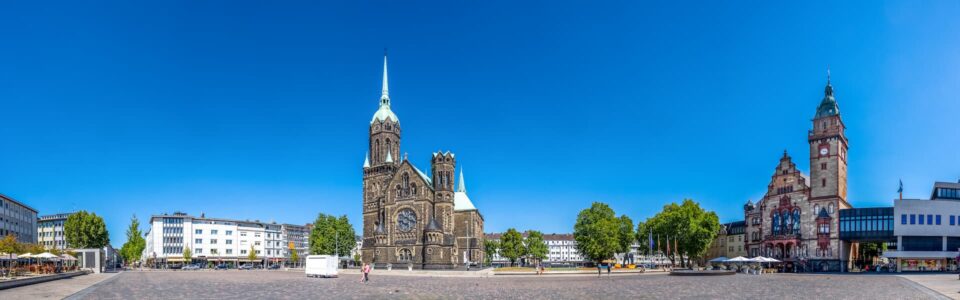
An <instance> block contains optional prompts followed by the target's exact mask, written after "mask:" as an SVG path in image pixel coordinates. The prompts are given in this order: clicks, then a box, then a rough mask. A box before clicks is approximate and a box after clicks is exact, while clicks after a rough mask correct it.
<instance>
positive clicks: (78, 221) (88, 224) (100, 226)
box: [63, 210, 110, 249]
mask: <svg viewBox="0 0 960 300" xmlns="http://www.w3.org/2000/svg"><path fill="white" fill-rule="evenodd" d="M63 235H64V237H65V238H66V240H67V244H68V245H69V247H70V248H74V249H86V248H103V247H104V246H106V245H107V244H109V243H110V235H109V234H108V233H107V225H106V224H104V222H103V218H101V217H99V216H97V214H94V213H88V212H86V211H83V210H81V211H78V212H76V213H73V214H70V216H69V217H67V221H66V222H64V224H63Z"/></svg>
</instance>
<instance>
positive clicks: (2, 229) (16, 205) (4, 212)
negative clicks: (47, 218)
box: [0, 194, 37, 244]
mask: <svg viewBox="0 0 960 300" xmlns="http://www.w3.org/2000/svg"><path fill="white" fill-rule="evenodd" d="M8 235H13V236H15V237H16V238H17V241H19V242H21V243H28V244H36V243H37V210H36V209H33V208H32V207H30V206H27V205H26V204H23V203H22V202H20V201H17V200H14V199H13V198H10V197H7V196H5V195H3V194H0V238H2V237H5V236H8Z"/></svg>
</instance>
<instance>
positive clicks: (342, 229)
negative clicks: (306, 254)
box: [310, 213, 357, 256]
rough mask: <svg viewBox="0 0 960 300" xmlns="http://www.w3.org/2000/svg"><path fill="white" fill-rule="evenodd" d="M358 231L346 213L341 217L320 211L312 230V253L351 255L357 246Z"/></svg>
mask: <svg viewBox="0 0 960 300" xmlns="http://www.w3.org/2000/svg"><path fill="white" fill-rule="evenodd" d="M356 243H357V242H356V233H354V231H353V225H350V221H349V220H348V219H347V216H346V215H342V216H340V217H339V218H337V217H334V216H332V215H327V214H323V213H320V214H319V215H317V220H316V221H314V222H313V230H311V231H310V253H311V254H326V255H337V256H341V255H349V254H350V250H353V248H354V247H356Z"/></svg>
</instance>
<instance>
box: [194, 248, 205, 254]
mask: <svg viewBox="0 0 960 300" xmlns="http://www.w3.org/2000/svg"><path fill="white" fill-rule="evenodd" d="M194 252H197V254H203V248H197V251H194Z"/></svg>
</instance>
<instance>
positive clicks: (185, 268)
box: [183, 264, 200, 270]
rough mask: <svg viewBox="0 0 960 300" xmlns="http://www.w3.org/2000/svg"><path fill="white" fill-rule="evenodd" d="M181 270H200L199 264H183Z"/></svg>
mask: <svg viewBox="0 0 960 300" xmlns="http://www.w3.org/2000/svg"><path fill="white" fill-rule="evenodd" d="M183 270H200V265H198V264H189V265H186V266H183Z"/></svg>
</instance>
